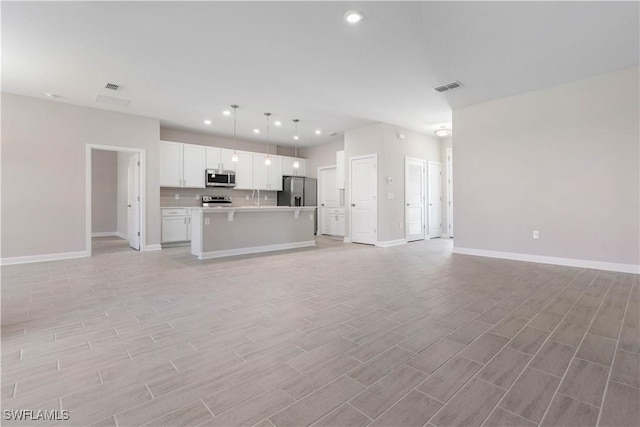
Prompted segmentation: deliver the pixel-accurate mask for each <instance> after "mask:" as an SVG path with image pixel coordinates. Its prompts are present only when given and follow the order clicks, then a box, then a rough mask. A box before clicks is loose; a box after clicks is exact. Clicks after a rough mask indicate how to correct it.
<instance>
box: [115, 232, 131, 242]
mask: <svg viewBox="0 0 640 427" xmlns="http://www.w3.org/2000/svg"><path fill="white" fill-rule="evenodd" d="M116 237H119V238H121V239H124V240H129V236H128V235H127V234H126V233H121V232H119V231H116Z"/></svg>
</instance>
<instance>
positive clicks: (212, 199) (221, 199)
mask: <svg viewBox="0 0 640 427" xmlns="http://www.w3.org/2000/svg"><path fill="white" fill-rule="evenodd" d="M231 202H232V200H231V197H230V196H202V207H203V208H211V207H216V206H231Z"/></svg>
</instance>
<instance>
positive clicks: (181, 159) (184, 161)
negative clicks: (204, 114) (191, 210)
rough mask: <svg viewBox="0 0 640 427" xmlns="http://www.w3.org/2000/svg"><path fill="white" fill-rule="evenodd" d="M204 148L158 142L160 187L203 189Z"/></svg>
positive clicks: (178, 143)
mask: <svg viewBox="0 0 640 427" xmlns="http://www.w3.org/2000/svg"><path fill="white" fill-rule="evenodd" d="M205 169H206V147H204V146H202V145H192V144H183V143H181V142H171V141H160V186H161V187H191V188H204V187H205V182H204V178H205V175H204V174H205Z"/></svg>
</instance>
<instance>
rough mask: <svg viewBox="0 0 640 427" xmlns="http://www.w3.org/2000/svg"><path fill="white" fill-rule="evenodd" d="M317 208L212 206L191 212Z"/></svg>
mask: <svg viewBox="0 0 640 427" xmlns="http://www.w3.org/2000/svg"><path fill="white" fill-rule="evenodd" d="M316 208H317V206H211V207H202V206H199V207H195V208H189V209H191V210H201V211H203V212H227V211H232V210H241V211H255V212H270V211H295V210H313V209H316Z"/></svg>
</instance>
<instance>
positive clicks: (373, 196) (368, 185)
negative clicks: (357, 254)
mask: <svg viewBox="0 0 640 427" xmlns="http://www.w3.org/2000/svg"><path fill="white" fill-rule="evenodd" d="M350 163H351V164H350V166H351V167H350V168H349V176H350V180H349V182H350V184H351V185H350V198H351V206H350V209H351V215H350V217H351V227H350V230H351V241H352V242H354V243H367V244H370V245H374V244H376V243H377V241H378V230H377V227H378V225H377V224H378V201H377V194H378V171H377V166H376V164H377V161H376V156H367V157H361V158H352V159H351V160H350Z"/></svg>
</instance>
